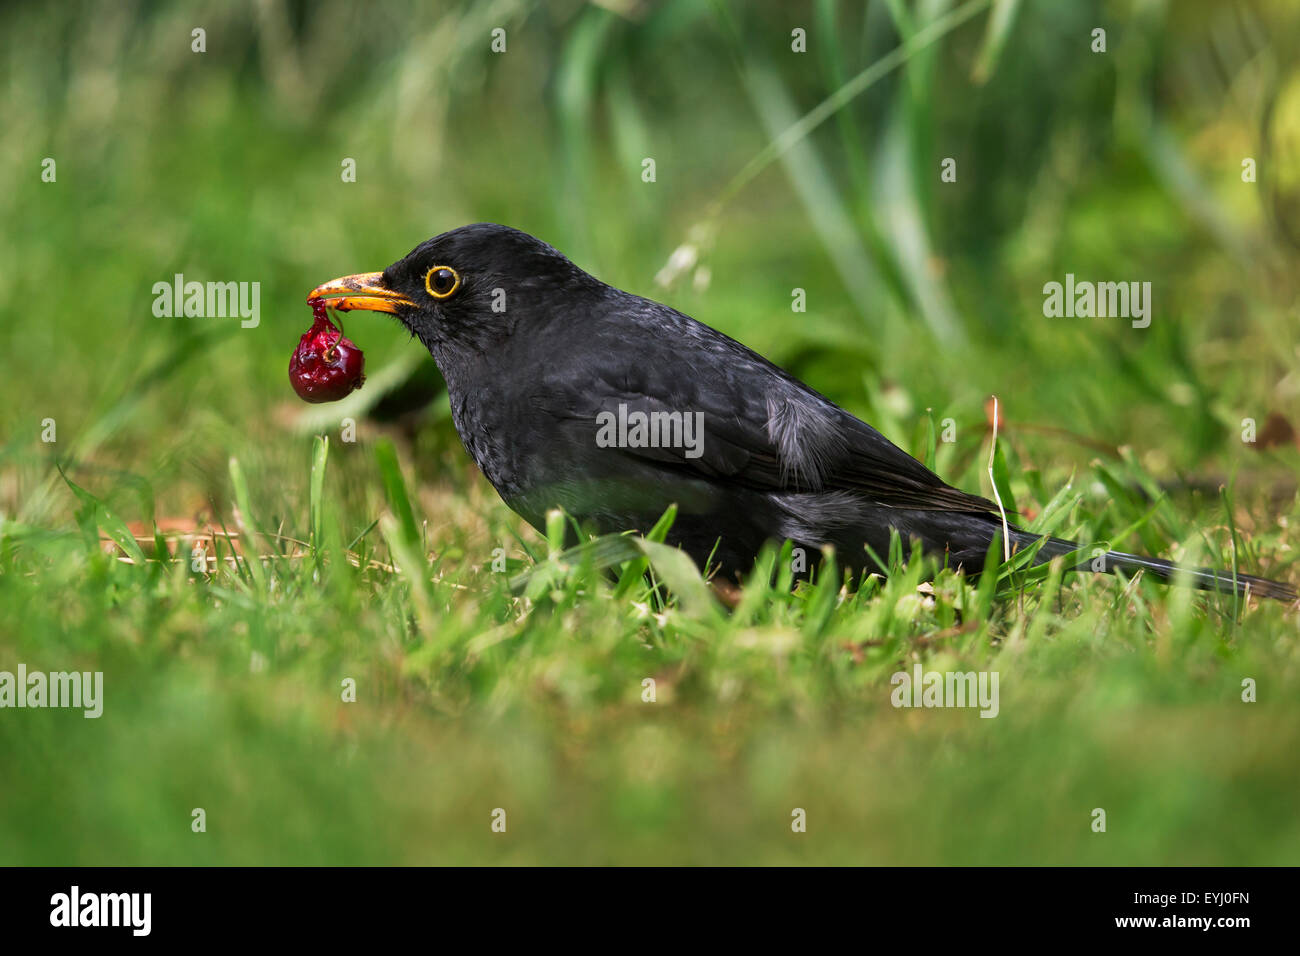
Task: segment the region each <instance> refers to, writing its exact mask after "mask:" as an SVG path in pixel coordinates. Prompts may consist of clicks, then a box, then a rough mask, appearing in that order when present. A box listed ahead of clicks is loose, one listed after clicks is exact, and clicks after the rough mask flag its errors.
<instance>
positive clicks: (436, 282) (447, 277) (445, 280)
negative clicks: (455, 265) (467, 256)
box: [433, 269, 456, 292]
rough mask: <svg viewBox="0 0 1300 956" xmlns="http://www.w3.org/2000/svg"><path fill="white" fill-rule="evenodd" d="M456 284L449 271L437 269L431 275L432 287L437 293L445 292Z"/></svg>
mask: <svg viewBox="0 0 1300 956" xmlns="http://www.w3.org/2000/svg"><path fill="white" fill-rule="evenodd" d="M455 283H456V277H455V276H454V275H453V274H452V271H451V270H450V269H439V270H438V271H437V272H435V273H434V274H433V287H434V288H435V289H437V290H438V291H439V292H446V291H447V290H448V289H450V288H451V287H452V286H453V285H455Z"/></svg>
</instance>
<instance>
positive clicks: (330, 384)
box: [289, 299, 366, 403]
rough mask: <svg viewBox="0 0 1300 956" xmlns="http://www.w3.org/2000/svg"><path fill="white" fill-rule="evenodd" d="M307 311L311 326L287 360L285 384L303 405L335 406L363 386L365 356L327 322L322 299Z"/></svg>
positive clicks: (314, 302) (316, 301)
mask: <svg viewBox="0 0 1300 956" xmlns="http://www.w3.org/2000/svg"><path fill="white" fill-rule="evenodd" d="M311 310H312V317H313V321H312V326H311V328H310V329H308V330H307V332H306V333H305V334H304V335H303V337H302V338H301V339H299V340H298V347H297V348H296V349H294V350H293V355H292V356H290V358H289V384H290V385H292V386H293V390H294V391H295V392H297V393H298V397H299V398H301V399H302V400H303V401H305V402H312V403H318V402H337V401H338V400H339V399H340V398H343V397H344V396H346V395H348V394H349V393H351V392H352V391H353V390H354V389H358V388H360V387H361V385H362V383H364V382H365V380H366V376H365V355H364V354H363V353H362V351H361V349H359V348H357V346H356V343H354V342H352V341H351V340H349V339H345V338H344V337H343V333H342V332H340V331H339V330H338V329H337V328H336V327H335V326H334V323H332V322H331V321H330V320H329V317H328V316H327V315H326V314H325V301H324V300H323V299H313V300H312V301H311Z"/></svg>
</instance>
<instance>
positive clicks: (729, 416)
mask: <svg viewBox="0 0 1300 956" xmlns="http://www.w3.org/2000/svg"><path fill="white" fill-rule="evenodd" d="M311 296H312V297H324V298H332V299H333V300H334V301H333V302H332V303H331V305H333V306H334V307H335V308H338V309H341V310H348V309H367V310H371V311H375V312H388V313H391V314H392V315H395V316H396V317H397V318H398V319H399V320H400V321H401V323H402V324H403V325H404V326H406V328H407V329H409V330H410V331H411V333H412V334H413V335H414V336H416V337H418V338H419V339H420V341H421V342H423V343H424V345H425V347H426V348H428V350H429V351H430V352H431V353H432V354H433V358H434V360H435V361H436V362H437V364H438V368H439V369H440V370H441V371H442V375H443V378H444V379H445V380H446V382H447V390H448V394H449V396H450V400H451V413H452V420H453V421H454V422H455V425H456V430H457V432H458V433H459V435H460V438H461V441H462V442H463V443H464V445H465V449H466V451H468V452H469V453H470V455H471V457H473V459H474V461H475V463H476V464H477V465H478V467H479V468H480V469H481V470H482V472H483V474H484V475H485V476H486V477H487V479H488V481H490V482H491V483H492V484H493V486H494V487H495V488H496V490H497V491H498V493H500V495H501V497H502V498H503V499H504V500H505V502H506V504H508V505H509V506H510V507H511V508H512V509H514V510H515V511H516V512H518V513H519V514H520V515H522V516H523V517H524V519H525V520H527V521H528V522H529V523H530V524H532V525H533V526H534V527H536V528H539V529H540V528H542V527H543V526H544V524H545V514H546V512H547V510H548V509H550V508H555V507H562V508H564V509H565V510H566V511H568V512H569V513H570V514H571V515H573V516H575V517H576V518H578V519H579V520H580V521H582V522H584V523H587V524H588V525H590V526H593V527H594V528H595V529H596V530H598V531H600V532H613V531H623V530H627V529H629V528H636V529H641V530H643V531H644V530H646V529H648V528H649V527H650V526H651V525H652V524H653V523H654V522H655V521H656V520H657V519H658V518H659V517H660V515H662V514H663V512H664V510H665V509H666V508H668V506H669V505H671V504H673V503H676V504H677V506H678V514H677V519H676V522H675V523H674V524H673V527H672V530H671V533H670V535H669V539H668V540H669V543H671V544H675V545H678V546H680V547H681V548H682V549H684V550H685V551H686V552H687V553H688V554H690V555H691V557H692V558H693V559H694V560H695V561H696V562H697V563H698V564H699V565H700V566H701V567H704V566H705V565H706V563H707V564H709V566H710V567H716V568H718V569H719V571H720V573H722V574H725V575H728V576H739V575H742V574H744V573H745V572H746V571H748V570H749V569H750V568H751V567H752V565H753V562H754V558H755V556H756V555H757V554H758V552H759V549H760V548H761V547H762V546H763V544H764V543H765V542H768V541H783V540H785V539H787V538H788V539H790V540H792V541H793V542H794V543H795V545H797V546H799V547H803V548H805V549H807V551H808V552H809V553H810V554H812V555H816V554H818V553H819V551H820V546H821V545H824V544H827V543H830V544H833V545H834V546H835V551H836V555H837V559H838V560H839V561H840V562H841V563H842V564H844V565H846V566H848V567H850V568H852V569H854V571H855V572H856V571H861V570H862V569H864V568H867V567H869V566H870V567H874V562H871V561H870V560H869V558H868V555H867V552H866V549H865V548H864V545H870V547H871V548H872V549H874V551H875V552H876V554H878V555H884V554H887V553H888V546H889V539H890V532H891V530H896V531H897V532H898V533H899V535H900V536H901V538H902V539H903V541H904V543H905V545H906V546H908V547H910V542H912V541H913V540H916V541H919V542H920V543H921V546H922V548H923V549H924V550H925V551H926V552H928V553H930V554H933V555H936V556H937V557H938V558H940V559H941V560H946V561H947V563H948V564H949V565H950V566H952V567H965V568H966V569H968V570H969V571H975V572H977V571H979V570H980V569H982V567H983V565H984V559H985V555H986V554H987V552H988V549H989V547H990V544H991V543H992V542H993V540H994V539H995V538H998V539H1000V538H1001V535H1002V519H1001V517H1000V516H999V515H998V513H997V508H996V506H995V505H994V504H993V503H992V502H990V501H988V500H987V499H985V498H981V497H978V496H976V495H970V494H967V493H966V492H964V491H960V490H958V489H956V488H953V487H952V486H950V485H948V484H946V483H944V482H943V481H942V480H941V479H940V478H939V477H938V476H937V475H935V474H934V473H933V472H931V471H930V470H929V469H927V468H926V467H925V466H924V465H922V464H921V463H920V462H919V461H917V460H916V459H915V458H913V457H912V456H911V455H909V454H907V453H906V452H904V451H903V450H902V449H900V448H898V447H897V446H895V445H893V444H892V443H890V442H889V440H888V439H886V438H885V437H884V436H883V435H881V434H880V433H879V432H878V431H876V430H875V429H874V428H872V427H871V426H870V425H868V424H866V423H865V422H863V421H860V420H859V419H857V418H855V417H854V416H852V415H850V414H849V413H848V412H846V411H844V410H843V409H842V408H840V407H839V406H837V405H836V404H835V403H833V402H831V401H830V400H829V399H827V398H825V397H824V396H822V395H820V394H818V393H817V392H815V391H813V389H811V388H809V387H808V386H807V385H805V384H804V383H803V382H801V381H799V380H798V379H796V378H794V377H793V376H792V375H790V374H788V373H787V372H785V371H783V370H782V369H780V368H777V367H776V366H775V365H773V364H772V363H771V362H769V361H767V359H765V358H763V357H762V356H761V355H758V354H756V353H755V352H753V351H751V350H750V349H748V348H746V347H745V346H743V345H741V344H740V343H739V342H737V341H735V340H734V339H731V338H728V337H727V336H726V335H723V334H722V333H721V332H718V331H716V330H714V329H712V328H710V327H708V326H707V325H704V324H703V323H700V322H697V321H696V320H695V319H693V318H691V317H690V316H688V315H683V314H682V313H681V312H678V311H676V310H675V309H671V308H669V307H668V306H666V305H661V304H659V303H658V302H652V301H650V300H649V299H643V298H641V297H640V296H636V295H632V294H630V293H627V292H623V291H621V290H619V289H615V288H613V287H611V286H608V285H606V284H605V283H603V282H601V281H600V280H598V279H596V278H595V277H593V276H591V275H588V274H587V273H586V272H584V271H582V270H581V269H579V268H578V267H577V266H575V265H574V264H573V263H572V262H570V261H569V260H568V259H567V258H565V257H564V255H562V254H561V253H560V252H558V251H557V250H555V249H553V248H552V247H551V246H548V245H547V244H546V243H544V242H542V241H540V240H539V239H535V238H533V237H532V236H530V235H528V234H527V233H523V232H520V231H518V230H516V229H511V228H508V227H506V226H499V225H493V224H489V223H479V224H477V225H470V226H464V227H462V228H460V229H453V230H452V231H450V232H445V233H443V234H442V235H440V236H436V237H434V238H433V239H430V240H428V241H427V242H423V243H421V244H420V245H418V246H416V247H415V249H413V250H412V251H411V253H410V254H409V255H407V256H405V257H403V258H402V259H399V260H398V261H397V262H395V263H393V264H392V265H391V266H389V267H388V268H387V269H385V270H384V271H383V272H371V273H365V274H361V275H352V276H345V277H343V278H340V279H335V280H334V281H332V282H327V283H325V284H324V285H322V286H319V287H318V288H316V289H314V290H313V291H312V293H311ZM656 439H657V440H656ZM1010 537H1011V539H1012V545H1013V546H1014V547H1026V546H1028V545H1031V544H1033V543H1035V542H1036V541H1039V540H1040V536H1038V535H1034V534H1032V533H1030V532H1027V531H1023V530H1021V529H1019V528H1016V527H1014V526H1012V527H1011V529H1010ZM1076 550H1078V545H1076V544H1075V543H1073V542H1070V541H1063V540H1061V539H1057V538H1048V539H1046V540H1045V541H1043V544H1042V546H1041V548H1040V550H1039V551H1038V555H1037V560H1038V561H1039V562H1044V561H1048V560H1050V559H1051V558H1053V557H1055V556H1057V555H1064V554H1069V553H1071V552H1074V551H1076ZM1080 557H1081V558H1085V557H1088V556H1086V555H1080ZM1101 567H1102V568H1103V569H1104V570H1106V571H1126V572H1134V571H1137V570H1145V571H1147V572H1148V573H1150V574H1153V575H1155V576H1156V577H1157V578H1160V579H1162V580H1165V581H1169V580H1171V579H1172V578H1173V575H1174V573H1175V567H1174V565H1172V564H1171V563H1170V562H1168V561H1163V560H1160V559H1159V558H1149V557H1140V556H1137V555H1132V554H1123V553H1120V552H1109V553H1108V554H1106V555H1105V557H1104V559H1102V563H1101ZM1096 569H1097V567H1096V566H1095V564H1094V562H1093V561H1092V560H1086V561H1084V563H1081V564H1079V565H1078V566H1077V568H1076V570H1080V571H1084V570H1096ZM1190 577H1191V580H1192V582H1193V583H1194V584H1195V585H1196V586H1197V587H1200V588H1205V589H1212V590H1219V591H1228V592H1231V591H1232V590H1233V588H1234V587H1236V588H1238V589H1240V590H1243V591H1244V590H1245V589H1246V588H1249V590H1250V591H1251V592H1252V593H1254V594H1257V595H1265V596H1267V597H1272V598H1278V599H1280V600H1284V601H1293V600H1295V598H1296V592H1295V590H1294V589H1293V588H1291V587H1290V586H1289V585H1286V584H1281V583H1279V582H1276V581H1268V580H1265V579H1263V578H1257V577H1252V576H1249V575H1244V574H1237V575H1235V578H1234V575H1233V574H1231V573H1230V572H1225V571H1215V570H1208V569H1202V570H1191V571H1190ZM1234 581H1235V584H1234Z"/></svg>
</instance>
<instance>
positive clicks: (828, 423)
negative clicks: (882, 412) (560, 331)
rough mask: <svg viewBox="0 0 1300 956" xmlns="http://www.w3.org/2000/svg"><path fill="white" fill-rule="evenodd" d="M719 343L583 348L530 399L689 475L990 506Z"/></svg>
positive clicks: (931, 505)
mask: <svg viewBox="0 0 1300 956" xmlns="http://www.w3.org/2000/svg"><path fill="white" fill-rule="evenodd" d="M720 338H721V336H720ZM725 341H726V342H727V343H729V344H730V345H734V346H735V347H736V350H735V351H732V352H731V354H729V355H727V356H725V362H720V361H719V360H718V358H719V357H718V355H717V354H716V352H717V348H718V347H717V345H716V344H715V343H713V342H709V343H708V349H707V350H700V349H696V350H692V349H691V348H689V346H687V347H681V348H677V349H676V350H675V351H674V353H673V354H672V355H671V356H668V355H655V354H643V355H642V356H641V358H642V359H643V361H641V362H640V363H638V364H636V365H632V364H629V363H625V362H621V361H615V360H614V359H613V358H604V359H602V358H595V359H593V358H592V357H591V353H587V355H586V356H585V357H584V359H583V364H582V367H581V369H575V368H565V369H553V371H552V373H551V374H549V375H547V376H545V377H544V380H543V381H542V382H541V383H540V385H539V387H538V388H537V390H536V391H534V392H533V394H532V397H531V404H532V405H533V406H534V407H535V408H537V409H538V410H540V411H543V412H545V413H546V414H548V415H550V416H552V417H554V418H557V419H562V420H566V421H568V422H570V423H574V424H578V425H579V427H582V428H584V429H585V428H589V429H590V431H591V440H592V442H593V444H602V442H601V441H600V440H599V439H600V438H602V437H603V438H604V442H603V444H605V445H609V444H610V442H609V439H610V438H611V437H615V438H616V439H628V438H631V439H633V441H626V440H616V442H615V444H614V446H613V447H610V449H609V450H610V452H611V454H623V455H629V456H632V457H634V458H636V459H640V460H642V461H643V462H644V461H652V462H654V463H656V464H660V465H662V466H663V467H664V468H666V469H673V470H678V469H680V470H684V471H686V472H688V473H690V474H692V475H694V476H697V477H705V478H710V479H725V480H727V481H729V482H734V483H739V484H742V485H745V486H748V487H751V488H756V489H761V490H773V491H777V490H780V491H792V492H799V491H832V490H841V491H851V492H855V493H858V494H861V495H862V496H863V497H864V498H867V499H870V500H872V501H874V502H877V503H879V504H884V505H889V506H892V507H897V508H912V509H923V510H945V511H954V510H955V511H994V510H996V508H995V506H994V505H993V503H992V502H990V501H988V500H987V499H984V498H980V497H977V496H975V495H969V494H966V493H965V492H963V491H960V490H958V489H956V488H953V487H951V486H949V485H947V484H945V483H944V482H943V481H942V480H941V479H940V478H939V477H938V476H937V475H935V474H934V473H933V472H931V471H930V470H929V469H927V468H926V467H925V466H924V465H922V464H921V463H920V462H919V461H917V460H916V459H915V458H913V457H912V456H911V455H909V454H907V453H906V452H904V451H903V450H902V449H900V448H898V447H897V446H896V445H894V444H893V443H892V442H890V441H889V440H888V439H886V438H885V437H884V436H883V435H881V434H880V433H879V432H878V431H876V430H875V429H874V428H872V427H871V426H870V425H868V424H866V423H865V422H862V421H860V420H858V419H856V418H854V417H853V416H852V415H850V414H849V413H848V412H845V411H844V410H843V409H841V408H839V407H838V406H837V405H835V404H833V403H832V402H830V401H829V400H828V399H826V398H824V397H822V396H821V395H819V394H817V393H816V392H814V391H813V390H812V389H810V388H808V387H807V386H805V385H804V384H803V383H802V382H799V381H798V380H797V379H795V378H793V377H791V376H789V375H788V374H786V373H785V372H783V371H781V370H780V369H778V368H777V367H776V366H774V365H772V364H771V363H769V362H767V361H766V360H765V359H763V358H761V357H760V356H758V355H757V354H756V353H754V352H751V351H749V350H748V349H746V348H744V346H740V345H739V343H735V342H733V341H732V340H730V339H726V340H725ZM599 354H603V355H605V356H611V355H614V354H618V353H616V352H613V351H612V350H611V351H605V350H601V353H599ZM674 415H675V416H677V417H676V418H674V417H673V416H674ZM641 416H644V417H641ZM656 416H658V417H656ZM638 420H640V421H641V422H643V423H645V422H648V423H657V426H656V425H655V424H651V427H650V428H649V429H648V430H647V432H646V433H645V434H643V435H642V436H641V437H642V438H643V439H644V440H643V441H641V442H639V443H638V442H636V441H635V438H636V436H635V433H634V432H633V431H632V428H631V427H623V425H622V423H627V425H628V426H634V423H636V422H637V421H638ZM679 421H680V422H681V426H680V429H681V431H680V440H669V441H667V442H664V441H660V442H658V443H657V445H656V444H652V443H651V442H652V440H653V438H654V437H663V435H665V434H668V433H670V432H671V436H672V438H674V439H677V438H678V434H679V433H678V432H676V431H672V429H674V428H678V427H679V426H678V425H677V423H678V422H679ZM602 426H604V427H605V429H606V431H605V432H604V434H603V436H602V435H601V428H602ZM621 427H622V428H623V431H622V434H621V435H620V434H619V429H620V428H621Z"/></svg>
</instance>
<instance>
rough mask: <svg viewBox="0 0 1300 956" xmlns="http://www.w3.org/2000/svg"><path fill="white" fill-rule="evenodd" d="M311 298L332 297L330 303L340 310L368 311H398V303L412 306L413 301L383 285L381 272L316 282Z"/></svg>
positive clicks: (390, 312) (392, 312) (309, 296)
mask: <svg viewBox="0 0 1300 956" xmlns="http://www.w3.org/2000/svg"><path fill="white" fill-rule="evenodd" d="M307 298H308V299H309V300H310V299H332V300H333V301H331V302H330V307H331V308H335V309H338V310H339V311H340V312H350V311H352V310H353V309H364V310H365V311H367V312H387V313H389V314H390V315H396V314H397V307H398V306H399V305H409V306H411V307H412V308H414V307H415V303H414V302H412V301H411V300H410V299H408V298H406V297H405V296H402V295H399V294H397V293H396V292H394V291H393V290H392V289H390V288H388V287H387V286H386V285H384V274H383V273H382V272H361V273H358V274H357V275H354V276H343V277H342V278H339V279H331V280H330V281H329V282H326V283H325V284H324V285H318V286H317V287H316V288H314V289H312V290H311V293H310V294H309V295H308V296H307Z"/></svg>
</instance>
